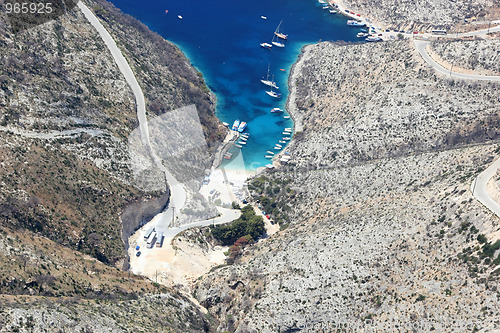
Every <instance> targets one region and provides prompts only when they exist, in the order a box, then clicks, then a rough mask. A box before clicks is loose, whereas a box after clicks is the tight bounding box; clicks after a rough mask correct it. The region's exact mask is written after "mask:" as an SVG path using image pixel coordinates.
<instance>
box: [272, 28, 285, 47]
mask: <svg viewBox="0 0 500 333" xmlns="http://www.w3.org/2000/svg"><path fill="white" fill-rule="evenodd" d="M280 24H281V23H280ZM279 28H280V26H278V27H277V28H276V31H274V36H273V40H272V41H271V44H273V45H274V46H276V47H285V44H283V43H281V42H279V41H278V40H277V39H276V37H277V34H276V33H277V32H278V29H279Z"/></svg>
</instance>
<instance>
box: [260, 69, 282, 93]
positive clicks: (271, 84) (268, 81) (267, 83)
mask: <svg viewBox="0 0 500 333" xmlns="http://www.w3.org/2000/svg"><path fill="white" fill-rule="evenodd" d="M269 75H270V74H269V65H268V66H267V76H266V78H265V79H261V80H260V82H262V83H264V84H265V85H266V86H269V87H271V88H275V89H279V87H278V86H277V85H276V82H274V77H273V79H272V80H269Z"/></svg>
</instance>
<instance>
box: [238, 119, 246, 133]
mask: <svg viewBox="0 0 500 333" xmlns="http://www.w3.org/2000/svg"><path fill="white" fill-rule="evenodd" d="M246 127H247V123H246V122H244V121H242V122H241V123H240V126H238V132H240V133H241V132H243V131H244V130H245V128H246Z"/></svg>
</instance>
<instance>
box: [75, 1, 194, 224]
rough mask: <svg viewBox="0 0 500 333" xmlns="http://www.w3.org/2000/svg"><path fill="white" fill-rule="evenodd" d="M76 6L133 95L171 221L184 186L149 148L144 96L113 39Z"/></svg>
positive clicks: (182, 200)
mask: <svg viewBox="0 0 500 333" xmlns="http://www.w3.org/2000/svg"><path fill="white" fill-rule="evenodd" d="M77 6H78V7H79V8H80V10H81V11H82V12H83V14H84V15H85V18H86V19H87V20H88V21H89V22H90V24H92V26H94V28H95V29H96V30H97V32H98V33H99V35H100V36H101V38H102V40H103V41H104V43H105V44H106V46H107V47H108V49H109V51H110V52H111V54H112V55H113V58H114V60H115V62H116V64H117V65H118V68H119V69H120V71H121V72H122V74H123V75H124V76H125V80H126V81H127V83H128V84H129V86H130V88H131V89H132V92H133V93H134V97H135V103H136V107H137V119H138V120H139V128H140V130H141V138H142V140H143V143H144V144H145V146H146V147H148V148H149V151H150V156H151V157H152V158H153V160H154V161H155V163H156V165H157V166H158V167H159V168H160V169H161V170H162V171H163V172H164V173H165V178H166V180H167V182H168V184H169V185H170V191H171V196H170V202H171V203H170V205H169V207H168V209H167V210H166V211H165V212H163V213H162V214H163V215H165V218H166V219H169V220H172V214H173V212H172V207H176V209H177V210H180V209H181V208H182V207H183V206H184V204H185V203H186V190H185V188H184V186H183V185H182V184H181V183H179V182H178V181H177V179H175V177H174V176H173V175H172V174H171V173H170V172H168V170H167V169H165V167H164V166H163V164H162V162H161V160H160V159H159V158H158V156H156V154H155V153H154V152H153V150H152V148H151V143H150V140H149V130H148V121H147V117H146V102H145V99H144V94H143V93H142V89H141V86H140V85H139V82H137V79H136V78H135V75H134V72H133V71H132V69H131V68H130V66H129V64H128V62H127V60H126V59H125V57H124V56H123V55H122V53H121V51H120V49H119V48H118V46H117V45H116V43H115V41H114V40H113V37H111V35H110V34H109V33H108V31H107V30H106V28H104V26H103V25H102V24H101V22H99V20H98V19H97V17H96V16H95V15H94V14H93V13H92V11H90V9H89V8H88V7H87V6H86V5H85V4H84V3H83V2H81V1H79V2H78V4H77Z"/></svg>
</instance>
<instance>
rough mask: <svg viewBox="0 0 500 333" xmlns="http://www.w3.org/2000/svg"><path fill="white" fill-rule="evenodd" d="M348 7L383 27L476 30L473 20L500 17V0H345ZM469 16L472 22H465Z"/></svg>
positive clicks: (469, 20) (342, 1)
mask: <svg viewBox="0 0 500 333" xmlns="http://www.w3.org/2000/svg"><path fill="white" fill-rule="evenodd" d="M334 2H340V3H342V4H343V5H344V6H345V7H346V8H348V9H349V10H352V11H354V12H356V13H362V14H363V16H364V17H367V18H370V19H372V20H373V21H375V22H377V23H378V24H381V25H382V26H383V27H388V28H396V29H398V30H401V29H403V30H407V29H412V28H422V27H435V28H436V27H439V28H444V29H449V28H451V27H453V28H454V29H457V28H458V27H457V25H463V26H461V27H460V29H469V30H470V29H473V27H472V25H471V23H474V24H476V23H481V22H482V21H489V20H494V19H498V18H499V14H500V6H499V4H498V1H494V0H481V1H467V0H458V1H452V0H424V1H410V0H404V1H401V0H380V1H375V2H373V1H364V0H341V1H334ZM466 19H467V21H468V22H465V20H466Z"/></svg>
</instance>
